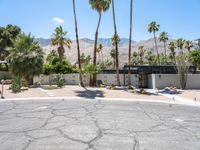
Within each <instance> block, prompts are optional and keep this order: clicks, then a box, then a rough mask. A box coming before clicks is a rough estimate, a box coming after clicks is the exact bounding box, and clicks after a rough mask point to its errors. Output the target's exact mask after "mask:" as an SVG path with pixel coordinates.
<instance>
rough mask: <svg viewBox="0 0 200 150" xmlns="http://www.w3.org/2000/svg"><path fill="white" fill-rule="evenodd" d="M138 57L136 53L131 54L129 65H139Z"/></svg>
mask: <svg viewBox="0 0 200 150" xmlns="http://www.w3.org/2000/svg"><path fill="white" fill-rule="evenodd" d="M139 61H140V60H139V56H138V53H137V52H133V54H132V57H131V63H132V64H134V65H139Z"/></svg>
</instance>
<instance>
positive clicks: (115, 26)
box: [112, 0, 121, 86]
mask: <svg viewBox="0 0 200 150" xmlns="http://www.w3.org/2000/svg"><path fill="white" fill-rule="evenodd" d="M112 12H113V22H114V32H115V37H117V25H116V18H115V5H114V0H112ZM115 50H116V57H115V59H116V74H117V85H118V86H121V83H120V77H119V50H118V41H117V40H115Z"/></svg>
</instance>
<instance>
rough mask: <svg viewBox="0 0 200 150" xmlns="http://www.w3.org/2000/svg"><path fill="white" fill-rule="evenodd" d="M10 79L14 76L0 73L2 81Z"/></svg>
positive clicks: (5, 72) (4, 72)
mask: <svg viewBox="0 0 200 150" xmlns="http://www.w3.org/2000/svg"><path fill="white" fill-rule="evenodd" d="M10 79H12V75H11V74H10V73H9V72H8V71H0V81H1V80H10Z"/></svg>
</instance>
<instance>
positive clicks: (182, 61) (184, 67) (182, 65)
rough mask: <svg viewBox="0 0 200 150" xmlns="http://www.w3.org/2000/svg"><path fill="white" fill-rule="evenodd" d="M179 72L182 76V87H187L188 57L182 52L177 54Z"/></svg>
mask: <svg viewBox="0 0 200 150" xmlns="http://www.w3.org/2000/svg"><path fill="white" fill-rule="evenodd" d="M176 62H177V65H176V67H177V72H178V74H179V76H180V87H181V89H185V88H186V85H187V77H188V70H189V64H188V58H187V56H186V55H185V54H180V55H178V56H177V60H176Z"/></svg>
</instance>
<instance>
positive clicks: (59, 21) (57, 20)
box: [51, 17, 64, 24]
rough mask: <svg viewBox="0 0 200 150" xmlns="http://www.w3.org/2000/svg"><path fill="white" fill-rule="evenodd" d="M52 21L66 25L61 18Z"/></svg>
mask: <svg viewBox="0 0 200 150" xmlns="http://www.w3.org/2000/svg"><path fill="white" fill-rule="evenodd" d="M51 21H53V22H55V23H56V24H63V23H64V20H62V19H61V18H58V17H54V18H53V19H51Z"/></svg>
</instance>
